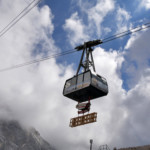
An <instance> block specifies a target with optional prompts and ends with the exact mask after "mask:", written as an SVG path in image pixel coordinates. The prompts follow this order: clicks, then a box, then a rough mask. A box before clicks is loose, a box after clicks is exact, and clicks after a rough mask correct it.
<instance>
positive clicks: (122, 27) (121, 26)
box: [116, 7, 131, 32]
mask: <svg viewBox="0 0 150 150" xmlns="http://www.w3.org/2000/svg"><path fill="white" fill-rule="evenodd" d="M130 18H131V16H130V14H129V12H127V11H126V10H125V9H123V8H120V7H119V8H118V9H117V15H116V20H117V28H118V31H117V32H123V31H126V30H127V29H128V24H129V20H130Z"/></svg>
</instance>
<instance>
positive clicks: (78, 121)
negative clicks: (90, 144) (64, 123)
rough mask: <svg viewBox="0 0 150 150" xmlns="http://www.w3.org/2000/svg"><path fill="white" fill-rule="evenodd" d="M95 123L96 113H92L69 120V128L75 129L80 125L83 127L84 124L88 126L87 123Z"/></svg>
mask: <svg viewBox="0 0 150 150" xmlns="http://www.w3.org/2000/svg"><path fill="white" fill-rule="evenodd" d="M96 121H97V113H96V112H93V113H91V114H87V115H83V116H79V117H76V118H72V119H71V120H70V127H76V126H80V125H84V124H88V123H93V122H96Z"/></svg>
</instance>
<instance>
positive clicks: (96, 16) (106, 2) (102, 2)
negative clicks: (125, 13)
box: [86, 0, 114, 36]
mask: <svg viewBox="0 0 150 150" xmlns="http://www.w3.org/2000/svg"><path fill="white" fill-rule="evenodd" d="M113 9H114V1H113V0H97V3H96V5H95V6H94V7H92V8H90V9H88V10H87V12H86V13H87V14H88V19H89V23H90V24H91V25H90V27H91V26H93V24H95V25H96V29H97V35H98V36H100V33H101V32H100V31H101V23H102V22H103V20H104V18H105V17H106V16H107V15H108V13H110V12H111V11H112V10H113Z"/></svg>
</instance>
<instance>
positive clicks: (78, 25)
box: [63, 12, 89, 46]
mask: <svg viewBox="0 0 150 150" xmlns="http://www.w3.org/2000/svg"><path fill="white" fill-rule="evenodd" d="M63 27H64V29H65V30H66V31H67V32H68V40H69V41H70V43H71V45H72V46H75V45H76V44H78V43H81V42H82V43H83V42H84V41H86V40H88V38H89V37H88V35H86V33H85V26H84V24H83V22H82V20H81V19H80V18H79V16H78V13H77V12H75V13H74V14H72V15H71V17H70V18H69V19H67V20H66V21H65V24H64V26H63Z"/></svg>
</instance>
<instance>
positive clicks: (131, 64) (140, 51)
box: [124, 30, 150, 87]
mask: <svg viewBox="0 0 150 150" xmlns="http://www.w3.org/2000/svg"><path fill="white" fill-rule="evenodd" d="M149 33H150V31H149V30H146V31H142V32H141V33H136V34H133V35H132V36H131V38H130V39H129V40H128V42H127V44H126V46H125V48H126V49H127V50H128V52H127V54H126V61H125V64H124V67H125V71H126V73H127V74H128V76H129V80H128V84H129V87H133V86H135V85H136V84H137V82H138V80H139V79H140V78H141V76H142V74H143V71H144V70H145V69H147V67H149V56H150V51H149V42H148V41H149V40H148V39H149Z"/></svg>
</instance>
